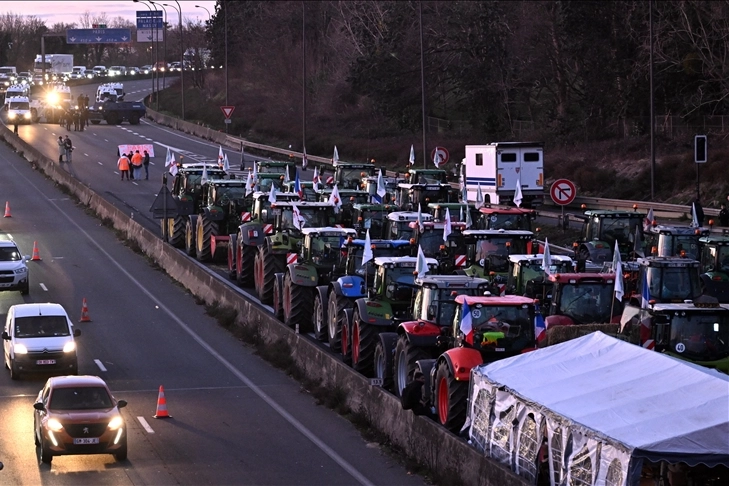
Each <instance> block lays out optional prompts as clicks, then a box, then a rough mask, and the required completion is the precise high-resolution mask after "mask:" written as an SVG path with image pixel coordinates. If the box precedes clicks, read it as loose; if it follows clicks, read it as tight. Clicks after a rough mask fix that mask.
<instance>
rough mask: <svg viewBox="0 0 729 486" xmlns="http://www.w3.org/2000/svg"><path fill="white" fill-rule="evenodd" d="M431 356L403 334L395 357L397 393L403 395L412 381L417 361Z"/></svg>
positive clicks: (397, 345) (398, 342)
mask: <svg viewBox="0 0 729 486" xmlns="http://www.w3.org/2000/svg"><path fill="white" fill-rule="evenodd" d="M428 358H430V354H429V353H428V352H427V351H426V350H425V349H423V348H421V347H419V346H412V345H411V344H410V343H409V342H408V339H407V337H406V336H405V335H404V334H402V335H400V337H399V338H398V339H397V344H396V345H395V359H394V371H393V375H394V376H393V378H394V381H395V384H394V386H393V388H394V392H395V395H397V396H398V397H399V396H402V391H403V389H405V387H406V386H407V385H408V383H410V382H411V381H412V378H413V372H414V371H415V369H416V368H417V365H416V362H417V361H418V360H421V359H428Z"/></svg>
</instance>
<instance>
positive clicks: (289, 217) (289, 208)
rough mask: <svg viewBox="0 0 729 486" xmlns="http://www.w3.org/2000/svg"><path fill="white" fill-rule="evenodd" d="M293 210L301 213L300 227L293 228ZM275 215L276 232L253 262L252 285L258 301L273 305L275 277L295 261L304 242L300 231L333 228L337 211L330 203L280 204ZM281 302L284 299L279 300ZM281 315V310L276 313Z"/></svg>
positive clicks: (275, 210) (261, 247) (266, 241)
mask: <svg viewBox="0 0 729 486" xmlns="http://www.w3.org/2000/svg"><path fill="white" fill-rule="evenodd" d="M294 208H296V211H298V213H299V223H298V224H294V218H295V215H294ZM270 211H271V212H272V213H273V215H274V224H273V228H274V229H273V231H274V233H273V234H271V235H267V236H266V237H265V239H264V241H263V243H261V244H260V245H258V253H256V256H255V259H254V262H253V281H254V284H255V289H256V294H257V295H258V299H259V300H260V301H261V302H262V303H264V304H270V303H272V302H273V298H274V288H276V289H277V290H279V291H280V290H281V289H280V288H279V287H278V286H277V285H275V283H276V274H277V273H284V272H285V270H286V265H287V262H288V261H295V260H296V258H297V256H296V255H297V254H298V252H299V244H300V242H301V236H302V234H301V229H299V228H301V227H315V228H323V227H327V226H334V224H335V223H336V217H335V215H334V207H333V206H332V205H331V204H328V203H315V202H298V203H292V202H278V201H276V203H274V204H272V205H271V209H270ZM278 302H279V303H280V302H281V299H279V300H278ZM274 311H275V312H278V309H274Z"/></svg>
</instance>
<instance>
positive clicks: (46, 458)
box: [40, 437, 53, 464]
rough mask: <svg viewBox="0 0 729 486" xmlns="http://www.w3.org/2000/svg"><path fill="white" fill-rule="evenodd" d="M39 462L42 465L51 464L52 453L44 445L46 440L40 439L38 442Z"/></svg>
mask: <svg viewBox="0 0 729 486" xmlns="http://www.w3.org/2000/svg"><path fill="white" fill-rule="evenodd" d="M40 460H41V462H42V463H43V464H50V463H51V462H53V453H52V452H51V448H50V447H48V445H46V440H45V439H44V438H42V437H41V441H40Z"/></svg>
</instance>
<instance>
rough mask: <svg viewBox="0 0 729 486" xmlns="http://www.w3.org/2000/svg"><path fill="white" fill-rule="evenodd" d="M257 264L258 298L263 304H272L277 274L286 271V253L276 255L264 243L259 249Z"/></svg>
mask: <svg viewBox="0 0 729 486" xmlns="http://www.w3.org/2000/svg"><path fill="white" fill-rule="evenodd" d="M255 265H256V276H255V281H256V291H257V292H258V300H260V301H261V303H263V304H270V303H271V301H272V300H273V283H274V281H275V278H276V277H275V275H276V274H277V273H284V272H285V271H286V255H275V254H273V253H271V250H270V249H269V246H268V245H267V244H263V245H261V246H260V247H259V249H258V254H257V255H256V263H255ZM284 305H286V304H285V303H284Z"/></svg>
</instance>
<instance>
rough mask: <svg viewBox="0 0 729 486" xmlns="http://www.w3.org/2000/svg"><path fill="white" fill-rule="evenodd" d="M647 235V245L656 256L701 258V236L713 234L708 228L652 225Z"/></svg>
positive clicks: (646, 232) (645, 233)
mask: <svg viewBox="0 0 729 486" xmlns="http://www.w3.org/2000/svg"><path fill="white" fill-rule="evenodd" d="M644 235H645V246H646V247H647V248H649V249H650V253H651V254H653V255H654V256H666V257H685V258H690V259H691V260H698V259H699V258H700V253H701V252H700V250H699V238H704V237H707V236H710V235H711V231H710V230H709V229H708V228H691V227H689V226H669V225H651V226H650V227H649V228H648V230H647V231H645V232H644Z"/></svg>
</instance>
